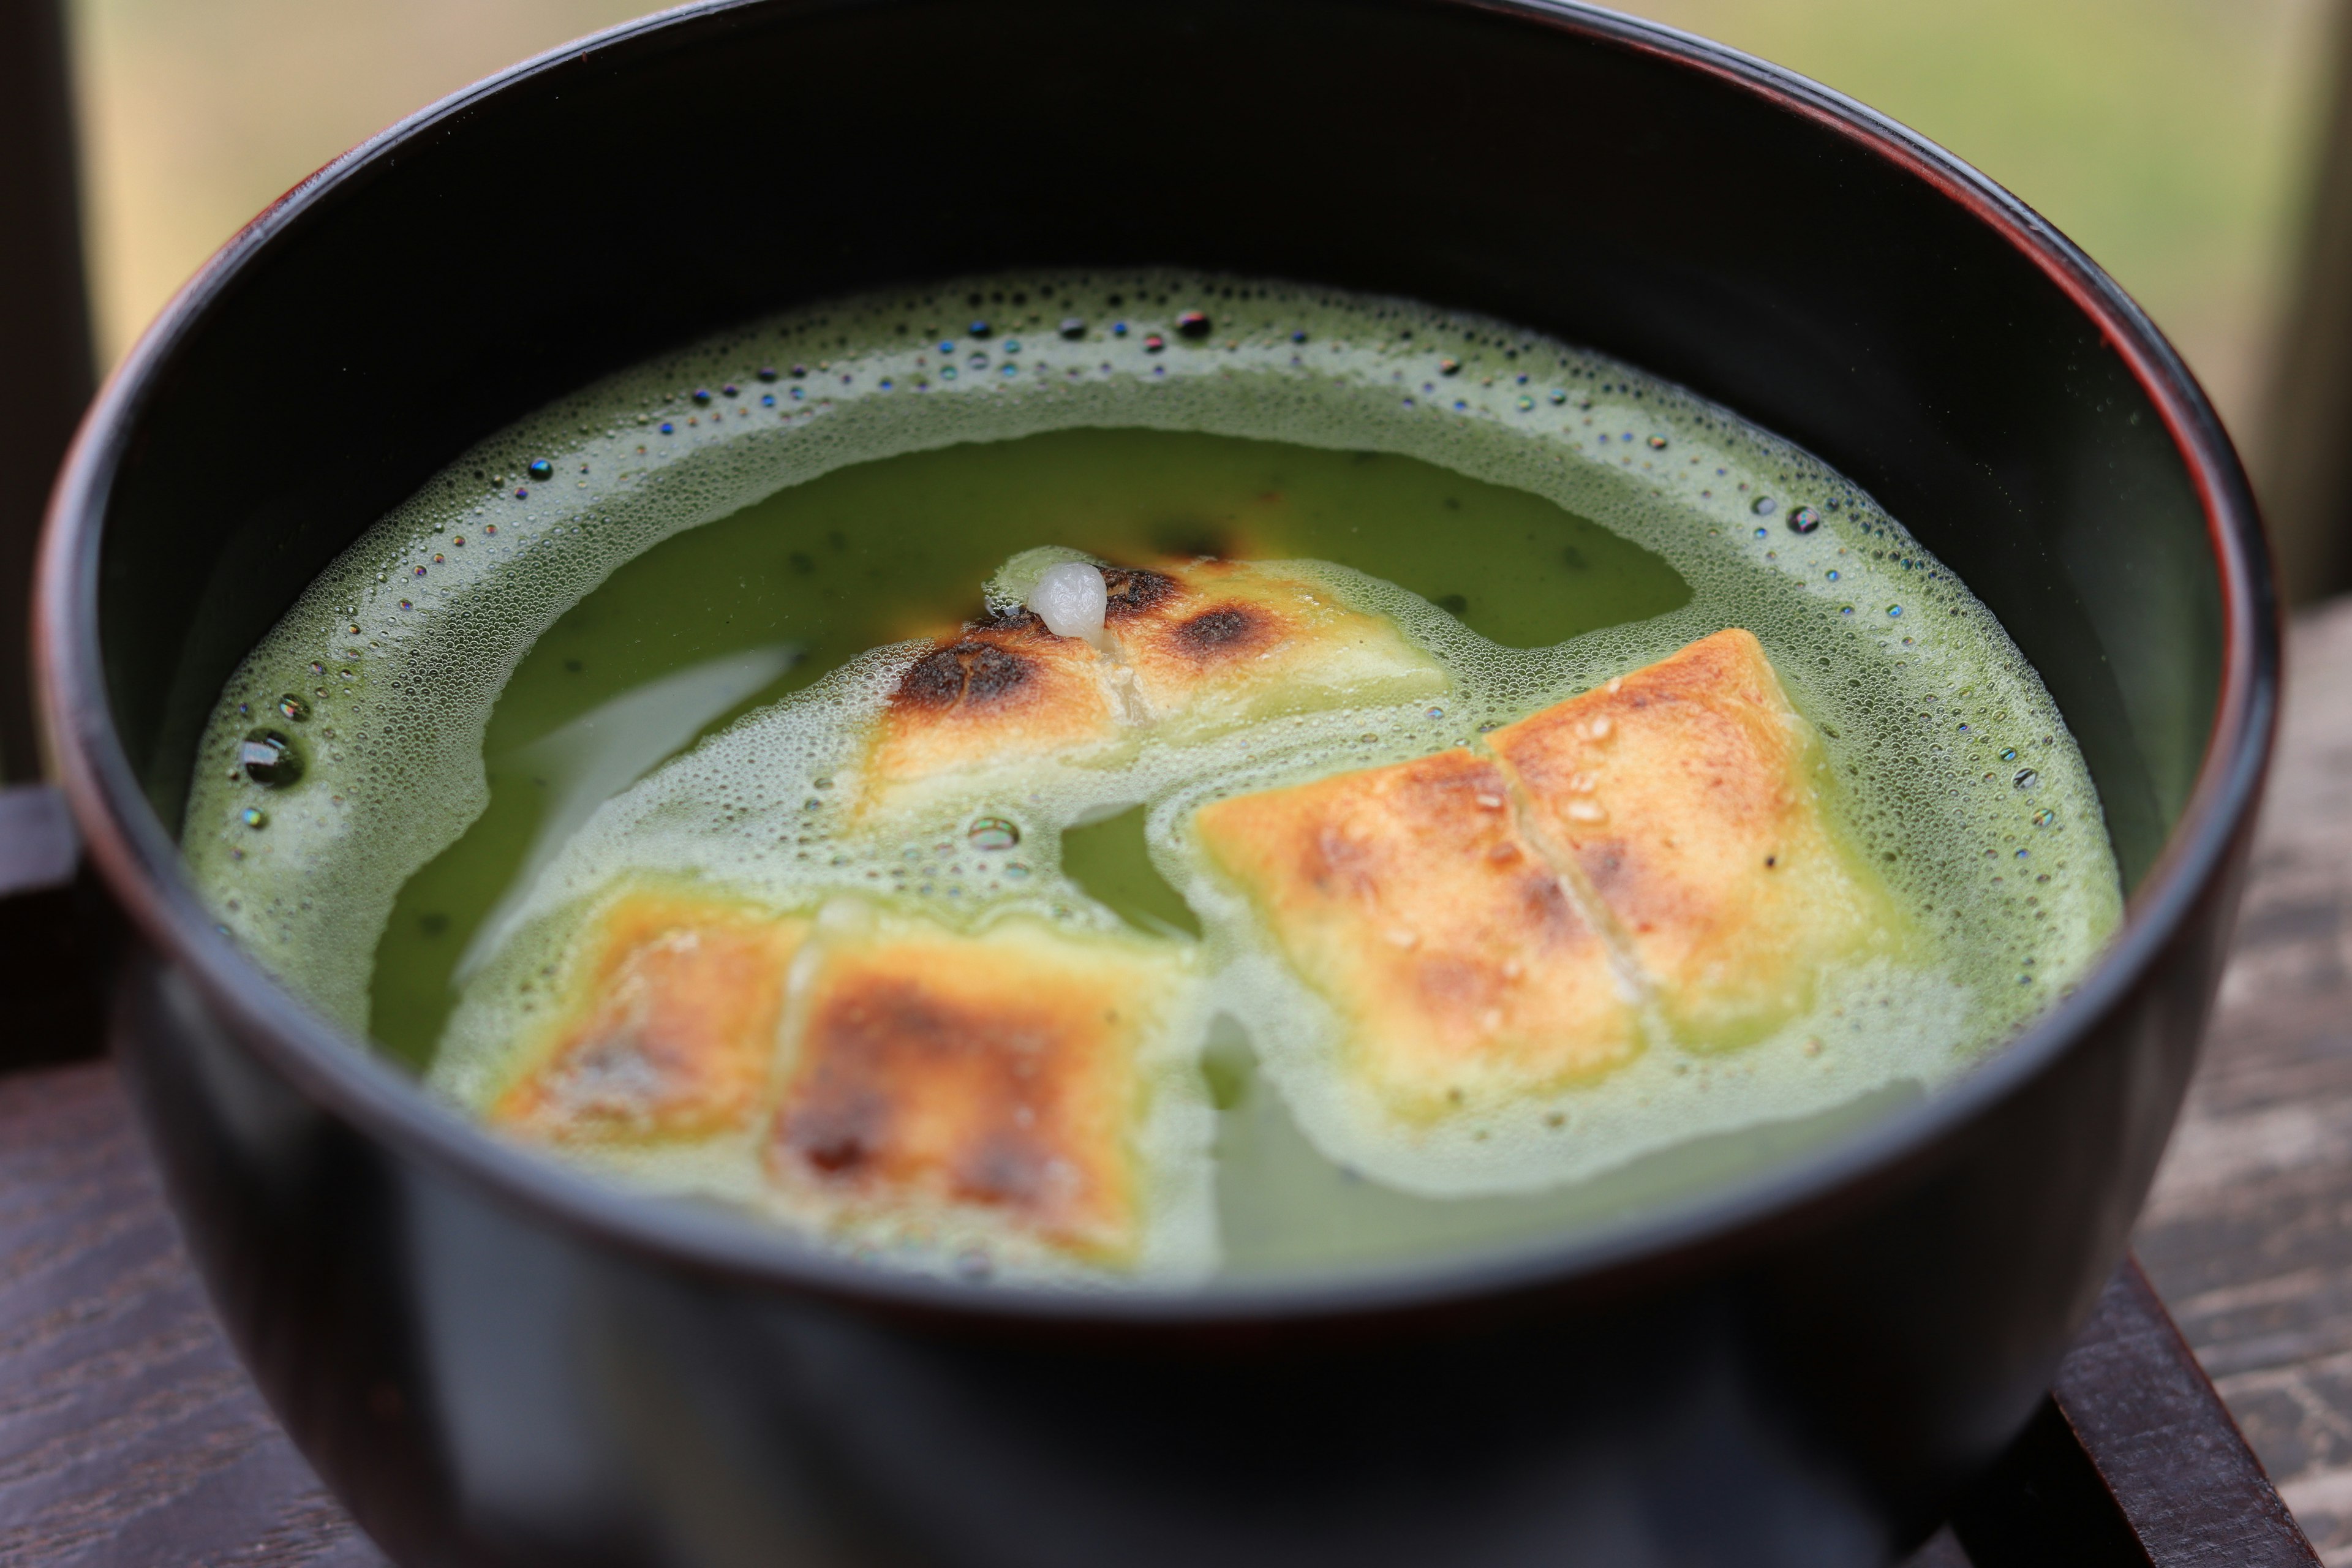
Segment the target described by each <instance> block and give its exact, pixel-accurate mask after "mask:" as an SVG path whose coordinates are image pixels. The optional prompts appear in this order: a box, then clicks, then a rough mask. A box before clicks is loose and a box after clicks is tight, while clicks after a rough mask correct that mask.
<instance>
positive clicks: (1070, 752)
mask: <svg viewBox="0 0 2352 1568" xmlns="http://www.w3.org/2000/svg"><path fill="white" fill-rule="evenodd" d="M1097 570H1099V571H1100V572H1101V573H1102V575H1103V584H1104V593H1105V601H1106V603H1105V609H1104V630H1105V633H1106V637H1105V642H1106V645H1107V646H1106V647H1105V648H1104V649H1102V650H1099V651H1098V650H1097V648H1096V647H1095V646H1094V645H1093V644H1091V643H1089V642H1087V640H1086V639H1084V638H1082V637H1057V636H1055V634H1054V633H1053V632H1052V631H1050V630H1048V629H1047V628H1046V626H1045V622H1044V621H1042V620H1041V619H1039V618H1038V617H1037V616H1035V615H1034V614H1032V613H1031V612H1029V611H1027V610H1008V611H1005V612H1003V613H1001V614H999V615H996V616H991V617H989V618H987V619H984V620H980V621H974V622H971V623H969V624H967V625H966V626H964V627H963V628H962V629H961V631H959V632H958V633H956V634H955V635H953V636H951V637H942V638H940V639H939V640H938V641H936V642H935V643H934V644H933V645H932V647H930V648H929V649H928V650H926V651H925V652H923V653H922V654H921V655H919V657H918V658H916V659H915V661H914V662H913V664H911V665H910V666H909V667H908V669H907V672H906V674H905V675H904V676H903V677H901V678H900V679H899V682H898V687H897V688H896V689H894V690H893V691H892V692H891V694H890V696H889V698H888V700H887V702H886V704H885V706H884V710H883V713H882V717H881V720H880V722H879V724H878V726H877V732H876V735H875V738H874V741H873V743H872V745H871V746H870V747H869V749H868V750H867V752H866V762H865V764H864V770H863V772H864V776H865V784H864V788H863V792H862V799H863V801H864V802H865V803H866V805H868V806H872V805H877V804H882V805H896V804H902V803H905V802H907V801H909V800H915V799H919V798H921V796H922V795H924V794H925V793H926V792H927V789H928V787H929V786H932V785H935V784H940V783H944V782H947V781H950V780H954V779H959V778H967V777H970V776H971V775H975V774H992V773H1003V772H1005V771H1008V770H1010V771H1017V770H1019V769H1021V768H1023V767H1024V766H1035V765H1036V764H1039V763H1048V762H1053V761H1057V760H1067V761H1073V762H1081V763H1088V762H1091V763H1104V762H1108V761H1110V760H1112V759H1114V758H1115V757H1116V756H1117V755H1118V752H1119V751H1120V749H1121V748H1122V747H1123V746H1124V745H1126V744H1129V743H1131V742H1134V741H1136V740H1137V739H1139V738H1140V736H1141V735H1142V734H1143V733H1144V732H1146V731H1149V732H1151V733H1154V734H1159V735H1162V736H1166V737H1169V738H1171V739H1179V740H1181V739H1191V738H1194V737H1198V736H1202V735H1207V734H1213V733H1215V732H1217V731H1223V730H1227V729H1232V728H1234V727H1236V726H1239V725H1242V724H1246V723H1249V722H1251V721H1255V720H1257V719H1260V718H1265V717H1268V716H1272V715H1277V714H1286V713H1296V712H1303V711H1308V710H1318V709H1329V708H1339V707H1357V706H1376V705H1381V704H1385V703H1392V702H1402V701H1408V700H1413V699H1416V698H1422V697H1433V696H1437V695H1440V694H1442V693H1443V692H1444V690H1445V689H1446V687H1447V679H1446V676H1445V672H1444V668H1442V667H1441V666H1440V665H1439V664H1438V663H1437V661H1436V660H1435V659H1433V658H1431V657H1430V656H1429V655H1428V654H1427V653H1425V652H1423V650H1422V649H1420V648H1418V647H1414V646H1413V645H1412V643H1411V642H1410V641H1408V640H1407V639H1406V638H1405V637H1404V634H1403V633H1402V632H1401V631H1399V630H1398V629H1397V627H1396V626H1395V625H1394V624H1393V623H1392V622H1391V621H1390V620H1389V619H1388V618H1387V617H1386V616H1379V615H1374V614H1370V613H1369V612H1366V611H1362V610H1357V609H1352V608H1350V607H1349V606H1348V605H1345V604H1343V603H1342V602H1341V601H1340V600H1339V596H1338V595H1335V594H1334V593H1333V592H1332V591H1331V590H1330V589H1329V588H1328V587H1327V586H1325V585H1324V584H1321V583H1319V582H1318V581H1316V580H1315V579H1314V578H1313V577H1312V576H1311V575H1309V574H1303V573H1300V572H1298V571H1297V570H1295V569H1291V568H1287V567H1286V565H1285V564H1284V563H1259V562H1244V561H1223V560H1215V559H1192V560H1185V561H1169V562H1164V563H1160V565H1158V566H1154V567H1120V566H1103V567H1099V568H1097Z"/></svg>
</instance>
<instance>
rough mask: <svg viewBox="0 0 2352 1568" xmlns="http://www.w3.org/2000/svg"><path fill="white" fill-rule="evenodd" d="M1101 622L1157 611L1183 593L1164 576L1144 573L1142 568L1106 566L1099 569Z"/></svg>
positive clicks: (1120, 619) (1170, 578)
mask: <svg viewBox="0 0 2352 1568" xmlns="http://www.w3.org/2000/svg"><path fill="white" fill-rule="evenodd" d="M1102 574H1103V593H1104V595H1105V601H1104V604H1103V619H1104V620H1105V621H1108V622H1116V621H1123V620H1126V619H1129V617H1131V616H1139V615H1142V614H1143V613H1144V612H1146V611H1147V610H1155V609H1158V608H1159V607H1160V605H1164V604H1166V603H1167V602H1168V601H1169V600H1171V599H1172V598H1174V597H1175V596H1176V595H1178V594H1179V593H1181V592H1182V589H1181V587H1179V585H1178V584H1177V582H1176V579H1175V578H1173V577H1171V576H1169V575H1168V574H1166V573H1164V572H1151V571H1147V570H1145V569H1144V568H1142V567H1129V566H1106V567H1104V568H1103V569H1102Z"/></svg>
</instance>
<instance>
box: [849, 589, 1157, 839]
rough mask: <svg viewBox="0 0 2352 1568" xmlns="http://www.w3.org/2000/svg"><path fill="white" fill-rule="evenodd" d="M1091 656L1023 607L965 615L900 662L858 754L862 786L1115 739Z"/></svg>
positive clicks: (1116, 728)
mask: <svg viewBox="0 0 2352 1568" xmlns="http://www.w3.org/2000/svg"><path fill="white" fill-rule="evenodd" d="M1100 667H1101V656H1100V655H1099V654H1097V652H1096V651H1095V650H1094V648H1093V647H1089V646H1088V645H1087V643H1085V642H1084V641H1082V640H1080V639H1078V638H1076V637H1055V635H1054V634H1053V633H1052V632H1049V631H1047V630H1046V629H1045V623H1044V622H1043V621H1040V620H1039V619H1038V618H1037V617H1036V616H1034V615H1032V614H1030V613H1029V612H1028V611H1026V610H1015V611H1013V612H1010V613H1008V614H1006V615H1003V616H996V617H992V618H991V619H988V620H984V621H974V622H971V624H969V625H967V626H965V627H964V628H963V629H962V630H961V632H959V633H957V634H956V635H955V636H953V637H943V638H941V639H940V641H939V642H938V643H937V644H936V645H934V646H933V647H931V648H930V649H929V651H927V652H925V653H924V654H922V655H921V656H920V657H919V658H917V659H916V660H915V662H914V663H913V664H912V665H910V666H908V669H907V672H906V674H905V675H903V676H902V677H900V678H899V680H898V686H897V688H896V689H893V690H892V692H891V693H890V697H889V700H888V701H887V703H886V704H885V705H884V708H883V712H882V718H881V722H880V726H879V732H878V733H877V736H876V737H875V742H874V745H873V747H872V749H871V750H870V752H868V754H867V762H866V797H867V798H868V799H869V800H871V799H873V798H875V797H876V796H877V795H880V794H885V793H887V792H889V791H891V790H894V789H898V788H902V787H904V786H906V785H908V784H915V783H919V782H920V781H922V780H925V779H928V778H933V777H937V776H939V775H941V774H949V773H965V772H970V771H972V770H975V769H981V768H993V767H998V766H1002V765H1003V764H1006V763H1021V762H1024V761H1031V760H1034V759H1038V758H1042V757H1047V756H1052V755H1055V754H1057V753H1060V752H1068V751H1072V750H1074V749H1078V748H1084V747H1087V746H1091V745H1094V744H1097V743H1102V742H1113V741H1116V740H1118V738H1119V737H1120V735H1121V733H1122V727H1121V725H1120V724H1119V722H1118V718H1117V716H1116V715H1114V714H1113V713H1112V711H1111V707H1110V702H1109V700H1108V697H1107V696H1106V695H1105V693H1104V689H1103V684H1102V676H1101V668H1100Z"/></svg>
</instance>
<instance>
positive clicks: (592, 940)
mask: <svg viewBox="0 0 2352 1568" xmlns="http://www.w3.org/2000/svg"><path fill="white" fill-rule="evenodd" d="M590 931H591V934H590V936H589V939H588V942H587V943H586V945H585V948H584V950H583V952H582V954H581V957H580V959H579V960H578V962H577V963H575V964H574V965H573V978H572V981H571V983H570V984H569V985H567V986H566V988H565V989H566V990H567V991H568V992H569V993H570V1001H569V1005H567V1006H566V1007H564V1009H563V1010H562V1014H561V1015H560V1021H559V1022H558V1023H557V1024H556V1025H555V1026H554V1027H553V1028H552V1029H551V1031H550V1034H549V1037H548V1038H547V1039H546V1041H545V1044H544V1045H543V1046H542V1047H541V1050H540V1051H539V1052H537V1053H535V1058H534V1060H533V1065H532V1066H531V1067H530V1068H529V1069H528V1070H527V1071H526V1072H525V1073H524V1074H523V1076H522V1077H521V1078H520V1079H519V1080H517V1081H516V1082H514V1083H512V1084H511V1085H509V1087H508V1088H507V1089H506V1090H505V1091H504V1092H503V1093H501V1094H499V1096H498V1098H497V1100H495V1101H494V1102H493V1103H492V1105H491V1107H490V1110H489V1120H490V1121H491V1122H492V1124H493V1125H496V1126H499V1127H501V1128H503V1129H505V1130H507V1131H510V1132H514V1133H516V1134H519V1135H520V1136H522V1137H526V1138H529V1139H532V1140H534V1141H537V1142H552V1143H564V1144H581V1143H597V1142H612V1143H646V1142H674V1141H678V1140H688V1139H699V1138H706V1137H709V1136H713V1135H716V1134H721V1133H725V1132H728V1131H737V1130H740V1129H743V1128H747V1127H749V1126H751V1124H752V1123H754V1122H755V1121H757V1119H758V1117H759V1115H760V1112H761V1110H763V1109H764V1106H765V1103H766V1100H767V1091H768V1085H769V1083H770V1080H771V1078H772V1071H773V1067H774V1062H775V1057H776V1034H777V1029H778V1026H779V1025H780V1024H781V1022H782V1015H783V1007H784V999H785V989H786V983H787V973H788V971H789V970H790V969H791V966H792V963H793V955H794V954H795V953H796V952H798V951H799V950H800V948H801V945H802V943H803V941H804V940H805V939H806V936H807V933H808V922H807V921H799V920H789V919H778V918H776V917H774V916H772V915H771V914H768V913H767V912H765V911H762V910H755V909H752V908H751V907H750V906H746V905H736V904H730V903H728V902H725V901H721V900H712V899H705V898H693V897H688V896H684V895H672V894H667V893H647V892H630V893H625V894H624V895H623V896H622V897H620V898H619V899H617V900H614V902H613V903H612V904H611V905H610V906H609V907H608V908H607V909H606V910H604V913H603V914H602V915H601V916H600V917H598V918H597V919H596V920H595V921H593V922H592V924H591V927H590Z"/></svg>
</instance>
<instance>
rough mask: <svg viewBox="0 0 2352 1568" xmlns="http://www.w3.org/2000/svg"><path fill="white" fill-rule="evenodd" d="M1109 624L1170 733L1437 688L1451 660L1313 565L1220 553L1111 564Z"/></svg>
mask: <svg viewBox="0 0 2352 1568" xmlns="http://www.w3.org/2000/svg"><path fill="white" fill-rule="evenodd" d="M1102 570H1103V582H1104V586H1105V588H1106V590H1107V592H1108V605H1107V607H1106V609H1105V612H1104V617H1103V621H1104V626H1105V629H1106V630H1108V632H1109V634H1110V636H1111V638H1112V640H1113V642H1114V643H1115V645H1116V647H1117V649H1118V659H1119V662H1120V663H1121V665H1122V666H1123V667H1124V668H1125V669H1126V670H1127V671H1128V675H1129V679H1131V680H1132V681H1133V683H1134V688H1135V691H1136V694H1137V696H1138V697H1139V698H1140V699H1141V700H1142V704H1143V707H1144V710H1145V712H1146V713H1147V714H1148V715H1149V717H1150V719H1151V720H1152V721H1154V722H1156V723H1157V724H1159V725H1160V726H1161V727H1162V728H1163V729H1165V730H1167V731H1171V732H1175V733H1179V734H1181V733H1188V732H1208V731H1218V730H1224V729H1230V728H1234V727H1235V726H1238V725H1241V724H1245V723H1248V722H1250V721H1253V720H1256V719H1260V718H1265V717H1268V716H1272V715H1277V714H1287V713H1296V712H1302V711H1307V710H1318V709H1328V708H1356V707H1375V706H1380V705H1382V704H1386V703H1392V702H1406V701H1411V700H1414V699H1417V698H1423V697H1435V696H1439V695H1442V694H1443V693H1444V691H1445V689H1446V688H1447V685H1448V682H1447V679H1446V675H1445V671H1444V668H1443V667H1442V666H1440V665H1439V664H1438V662H1437V661H1436V660H1435V659H1434V658H1431V657H1430V656H1429V655H1428V654H1427V653H1426V652H1424V651H1423V650H1422V649H1421V648H1419V647H1415V646H1414V645H1413V644H1412V642H1410V641H1408V640H1407V639H1406V637H1405V636H1404V634H1403V633H1402V631H1400V630H1399V629H1398V628H1397V626H1396V624H1395V623H1394V622H1392V621H1391V620H1390V619H1389V618H1388V617H1387V616H1381V615H1376V614H1373V613H1371V612H1369V611H1365V610H1359V609H1355V608H1352V607H1350V606H1349V605H1348V604H1347V603H1346V602H1345V601H1344V600H1342V599H1341V597H1340V596H1339V594H1337V593H1336V592H1334V591H1333V590H1332V588H1331V587H1329V586H1328V584H1324V583H1322V582H1320V581H1318V579H1317V578H1316V576H1315V575H1314V574H1312V572H1311V570H1302V569H1301V567H1300V566H1299V565H1298V564H1295V563H1286V562H1279V561H1272V562H1268V561H1231V560H1225V559H1223V558H1220V557H1215V556H1201V557H1195V558H1192V559H1188V560H1181V561H1180V560H1174V559H1170V560H1165V561H1162V562H1160V563H1157V564H1156V565H1153V566H1150V567H1139V568H1127V567H1105V568H1103V569H1102Z"/></svg>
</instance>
